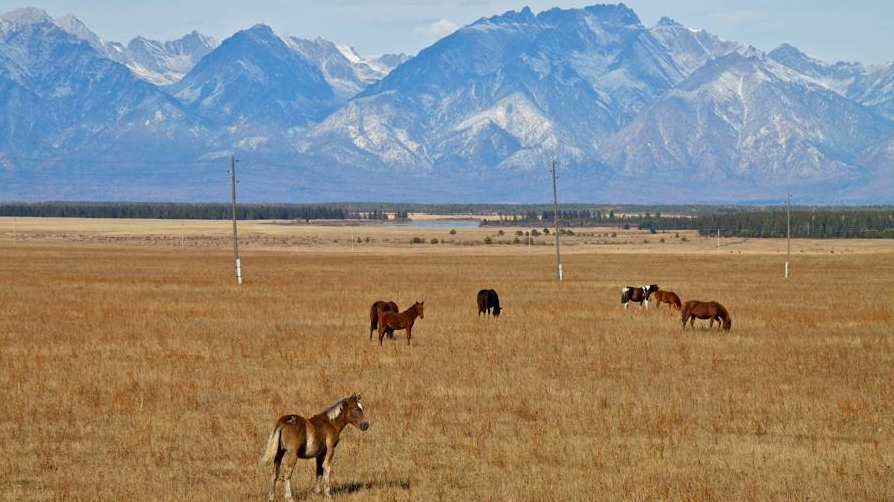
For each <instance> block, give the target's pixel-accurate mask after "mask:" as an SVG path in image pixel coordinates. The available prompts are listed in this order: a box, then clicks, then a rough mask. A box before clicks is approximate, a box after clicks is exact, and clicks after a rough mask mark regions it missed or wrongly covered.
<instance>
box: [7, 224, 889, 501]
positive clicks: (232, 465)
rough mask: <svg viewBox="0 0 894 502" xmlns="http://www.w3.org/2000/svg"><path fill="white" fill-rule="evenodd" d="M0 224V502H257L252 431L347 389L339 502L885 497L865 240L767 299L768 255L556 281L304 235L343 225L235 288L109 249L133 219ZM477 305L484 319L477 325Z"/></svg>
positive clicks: (193, 251) (662, 257)
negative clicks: (482, 294) (84, 235)
mask: <svg viewBox="0 0 894 502" xmlns="http://www.w3.org/2000/svg"><path fill="white" fill-rule="evenodd" d="M56 221H58V220H56ZM12 223H13V222H11V221H10V219H8V218H7V219H3V220H2V225H0V396H2V397H0V402H2V405H0V451H2V453H3V454H2V455H0V499H2V500H16V501H19V500H68V501H77V500H170V501H184V500H264V499H265V497H266V491H267V488H268V482H269V479H268V478H269V473H268V471H266V470H265V469H263V468H261V467H260V466H259V465H258V459H259V458H260V456H261V453H262V450H263V447H264V444H265V442H266V440H267V437H268V435H269V434H270V431H271V428H272V426H273V424H274V422H275V421H276V419H277V418H278V417H279V416H280V415H281V414H285V413H298V414H302V415H305V416H309V415H310V414H313V413H317V412H319V411H321V410H322V409H323V408H325V407H326V406H328V405H330V404H331V403H332V402H333V401H335V400H337V399H339V398H341V397H345V396H347V395H350V394H351V393H353V392H359V393H361V394H362V396H363V403H364V408H365V410H366V415H367V418H368V419H369V421H370V423H371V427H370V429H369V430H368V431H366V432H360V431H359V430H358V429H355V428H350V427H349V428H347V429H346V430H345V431H344V433H343V435H342V441H341V444H340V445H339V447H338V449H337V450H336V455H335V459H334V468H333V477H332V483H333V491H334V495H335V498H336V499H340V500H372V501H379V500H401V501H402V500H414V501H436V500H451V501H453V500H455V501H472V500H474V501H550V500H555V501H563V502H564V501H569V500H598V501H611V500H625V501H627V500H630V501H632V500H642V501H654V500H688V501H711V500H717V501H729V500H736V501H751V500H757V501H762V500H767V501H769V500H811V501H842V500H860V501H890V500H892V499H894V243H892V242H891V241H795V242H794V247H793V253H794V256H793V264H792V277H791V278H789V279H788V280H785V279H783V278H782V264H783V257H784V254H783V253H782V252H781V251H783V252H784V243H783V241H778V240H775V241H755V240H752V241H748V242H744V243H739V244H737V246H738V247H729V248H721V250H720V251H717V250H715V249H714V248H713V240H711V239H702V238H698V237H696V236H692V234H689V235H690V236H691V239H687V240H686V242H685V243H683V242H682V239H681V238H680V237H672V235H661V234H659V235H658V236H655V235H646V236H643V235H640V234H635V233H631V234H630V235H628V234H623V235H619V236H616V237H606V239H615V240H613V241H612V242H611V243H607V244H601V243H600V242H599V241H600V239H602V237H604V235H603V233H599V232H595V231H594V232H595V233H597V234H598V235H599V237H594V238H592V239H594V240H595V241H596V242H595V243H593V242H590V243H589V244H588V243H587V242H577V243H576V244H577V245H574V244H575V243H574V242H572V243H570V244H571V245H569V247H568V248H566V249H567V252H566V253H565V254H563V263H564V269H565V281H564V282H562V283H561V284H557V283H556V281H555V269H554V266H555V250H554V248H553V247H552V246H550V245H548V243H549V240H545V239H543V238H541V241H542V242H541V243H540V245H535V246H532V248H533V249H531V248H527V247H526V246H524V245H493V246H483V245H450V244H447V245H443V244H438V245H432V244H428V241H429V239H430V238H438V237H439V236H440V238H441V239H445V238H446V239H448V240H449V239H450V238H451V237H452V238H455V239H461V238H463V234H464V233H466V232H470V233H472V234H475V233H476V232H478V233H479V234H480V233H481V232H491V233H493V232H495V231H496V230H495V229H488V230H478V229H475V230H469V231H465V230H461V231H459V232H458V233H457V234H448V229H443V228H442V229H426V230H425V233H424V234H423V235H424V238H425V240H426V244H422V245H411V244H409V243H408V242H406V243H403V244H401V243H400V242H404V241H406V239H404V238H403V237H401V238H400V239H398V238H394V239H395V240H394V242H393V243H391V244H390V245H387V243H381V244H380V245H375V244H374V243H375V242H376V241H375V238H374V239H372V242H373V244H369V245H367V243H366V242H365V240H363V239H362V243H363V244H357V245H356V247H355V248H354V250H353V251H351V249H350V247H348V246H346V245H345V244H346V243H347V242H349V241H347V240H342V241H341V243H340V244H336V243H334V242H333V239H332V238H331V235H330V234H331V233H339V235H342V234H345V233H346V232H347V231H346V230H345V229H344V228H341V229H339V230H337V231H336V230H331V229H322V230H313V229H301V230H300V231H301V232H303V234H302V235H304V237H303V238H307V237H308V236H309V235H311V234H313V233H314V232H319V235H320V242H323V241H325V242H327V243H328V244H327V245H312V244H307V243H306V242H305V243H304V244H301V245H299V244H296V241H282V242H287V243H290V244H289V245H286V244H283V245H279V246H278V243H279V244H282V242H280V241H277V240H275V239H273V240H270V241H264V240H263V239H260V240H256V241H254V243H253V244H251V241H249V244H247V245H246V247H245V248H243V249H242V262H243V267H244V274H245V284H243V285H242V286H241V287H240V286H236V285H235V284H234V281H233V269H232V259H233V255H232V250H231V249H227V248H226V247H225V246H224V244H225V241H223V242H224V244H220V243H218V244H219V245H218V244H215V242H216V241H214V240H210V241H207V242H206V244H207V245H205V246H203V245H192V246H190V245H188V244H187V245H184V247H180V245H179V242H180V240H179V239H178V237H180V235H178V229H182V228H185V227H186V225H187V224H183V225H180V223H179V222H177V223H173V224H172V223H170V222H168V223H164V224H162V223H158V224H157V225H158V228H154V227H153V228H152V229H151V230H149V231H147V232H148V233H149V234H152V235H156V236H157V235H163V234H165V232H167V234H166V235H168V236H169V237H170V238H169V239H167V240H163V241H162V242H160V243H158V242H149V241H143V240H140V239H139V238H134V239H124V240H120V239H118V238H119V237H120V235H121V234H122V233H124V234H127V233H128V232H136V230H135V228H136V227H135V226H134V225H138V224H136V223H128V222H119V223H117V224H116V225H117V226H116V225H112V227H114V228H111V227H110V228H102V229H96V228H93V229H92V230H90V232H91V233H90V235H91V236H92V237H91V239H74V238H68V239H67V238H66V236H65V235H69V237H70V236H71V235H74V233H72V232H73V231H72V232H69V230H70V229H69V230H66V231H65V232H55V231H54V232H55V233H53V235H49V234H48V233H47V230H46V229H45V228H41V227H40V225H43V224H44V223H43V222H40V224H38V223H35V222H34V221H28V220H25V221H23V220H18V221H16V222H15V225H16V227H15V229H13V228H12ZM47 224H48V223H47ZM60 224H61V223H60ZM94 224H95V223H91V222H89V221H83V222H78V221H77V220H70V221H66V222H64V225H68V226H70V227H71V228H76V227H78V226H79V225H83V226H85V228H86V227H89V226H90V225H94ZM104 225H105V224H104ZM146 225H150V224H149V223H147V224H146ZM163 225H166V227H165V228H167V230H160V228H161V227H162V226H163ZM192 225H196V224H195V223H193V224H192ZM225 225H226V223H225V222H224V223H222V224H219V223H215V224H214V225H212V226H215V228H217V227H220V226H222V229H218V230H215V232H218V233H219V235H218V237H220V239H225V236H226V226H225ZM150 226H151V225H150ZM190 228H193V227H190ZM195 228H198V227H195ZM13 230H14V232H15V235H13V234H12V233H11V231H13ZM288 231H289V230H288V228H284V229H280V228H279V227H277V230H276V232H288ZM66 232H68V233H66ZM191 232H192V234H191V235H190V237H189V242H191V243H196V242H199V241H198V239H199V234H200V231H199V230H197V229H193V230H191ZM327 232H329V233H327ZM358 232H359V230H358ZM363 232H367V233H369V232H372V233H375V232H381V231H380V230H376V229H372V230H369V229H365V230H363ZM406 232H408V233H407V234H406V236H409V235H411V234H412V231H406ZM513 232H514V229H506V232H505V234H506V235H507V236H511V235H512V233H513ZM50 233H52V232H50ZM75 233H76V232H75ZM137 233H138V232H137ZM63 234H64V235H63ZM60 235H61V236H60ZM375 235H378V234H375ZM375 235H374V237H375ZM389 235H393V234H389ZM401 235H403V234H401ZM475 235H478V234H475ZM482 235H483V234H482ZM256 237H257V236H256ZM351 237H353V238H356V236H354V235H352V236H351ZM479 237H480V235H479ZM659 237H663V238H666V241H665V242H663V243H659V241H658V240H657V239H658V238H659ZM342 238H343V237H342ZM477 238H478V237H476V238H475V239H471V238H470V242H471V240H477ZM510 238H511V237H510ZM578 239H584V238H583V237H579V238H578ZM621 239H626V240H625V241H623V242H624V243H623V244H622V243H621ZM572 240H573V239H572ZM671 240H673V241H674V243H672V242H671ZM150 241H151V239H150ZM643 241H647V242H643ZM202 242H205V241H202ZM645 283H657V284H659V285H660V286H661V288H662V289H668V290H672V291H675V292H677V293H678V294H679V295H680V297H681V298H682V299H683V300H684V301H685V300H689V299H700V300H717V301H720V302H721V303H723V304H724V305H726V307H727V308H728V309H729V311H730V314H731V316H732V318H733V326H732V331H730V332H722V331H717V330H712V331H708V330H707V329H705V328H706V323H702V324H701V325H700V329H697V330H695V331H690V330H688V329H687V330H685V331H683V330H681V323H680V314H679V313H678V312H676V311H672V310H670V309H668V308H667V307H666V306H663V307H661V308H660V309H656V308H654V305H653V306H650V308H648V309H640V308H638V307H636V306H631V308H629V309H627V310H625V309H623V308H622V306H621V304H620V303H619V302H620V293H621V287H622V286H624V285H628V284H629V285H639V284H645ZM482 288H494V289H496V290H497V291H498V292H499V294H500V298H501V303H502V304H503V306H504V308H505V310H504V312H503V315H502V316H500V317H499V318H497V319H494V318H484V317H480V318H479V317H478V315H477V309H476V303H475V295H476V293H477V291H478V290H479V289H482ZM379 299H385V300H394V301H396V302H397V303H398V304H399V305H400V306H401V308H406V307H409V306H410V305H411V304H412V303H413V301H415V300H420V301H423V300H424V301H425V318H424V319H420V320H418V321H417V324H416V327H415V329H414V332H413V339H412V345H411V346H407V345H406V342H405V338H404V336H403V332H398V333H397V337H396V339H395V340H394V341H390V340H386V342H385V344H384V346H382V347H380V346H379V344H378V343H377V342H376V341H370V340H369V329H368V328H369V326H368V309H369V306H370V304H371V303H372V302H373V301H375V300H379ZM313 471H314V464H313V461H299V464H298V467H297V468H296V472H295V475H294V477H293V479H292V482H293V485H294V487H295V491H296V493H297V496H298V498H299V499H303V500H317V499H318V498H319V496H316V495H313V494H312V493H310V488H311V486H312V481H313ZM281 497H282V495H281V493H278V494H277V499H278V500H281Z"/></svg>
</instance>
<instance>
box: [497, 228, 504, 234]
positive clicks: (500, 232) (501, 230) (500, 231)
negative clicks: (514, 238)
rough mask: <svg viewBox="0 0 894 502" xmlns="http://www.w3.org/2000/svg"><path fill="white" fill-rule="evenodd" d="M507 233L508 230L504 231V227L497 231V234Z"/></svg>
mask: <svg viewBox="0 0 894 502" xmlns="http://www.w3.org/2000/svg"><path fill="white" fill-rule="evenodd" d="M505 234H506V232H504V231H503V229H502V228H501V229H500V230H499V231H498V232H497V235H505Z"/></svg>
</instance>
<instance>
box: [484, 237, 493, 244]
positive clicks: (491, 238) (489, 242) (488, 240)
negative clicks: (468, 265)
mask: <svg viewBox="0 0 894 502" xmlns="http://www.w3.org/2000/svg"><path fill="white" fill-rule="evenodd" d="M484 243H485V244H493V243H494V239H493V237H491V236H489V235H488V236H487V237H485V238H484Z"/></svg>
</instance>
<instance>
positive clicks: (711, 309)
mask: <svg viewBox="0 0 894 502" xmlns="http://www.w3.org/2000/svg"><path fill="white" fill-rule="evenodd" d="M696 317H697V318H699V319H710V320H711V322H710V324H708V329H711V328H713V327H714V321H715V320H716V321H717V323H718V325H719V326H722V327H723V329H724V330H727V331H729V329H730V328H732V327H733V319H732V318H731V317H730V316H729V313H728V312H727V311H726V308H724V306H723V305H721V304H719V303H717V302H700V301H698V300H689V301H688V302H686V303H684V304H683V329H686V321H689V327H690V328H691V329H695V318H696Z"/></svg>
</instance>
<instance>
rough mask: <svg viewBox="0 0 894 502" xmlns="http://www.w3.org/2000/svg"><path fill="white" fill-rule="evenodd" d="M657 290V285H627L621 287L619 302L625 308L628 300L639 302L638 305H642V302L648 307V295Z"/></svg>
mask: <svg viewBox="0 0 894 502" xmlns="http://www.w3.org/2000/svg"><path fill="white" fill-rule="evenodd" d="M656 291H658V285H657V284H652V285H649V286H641V287H638V288H637V287H635V286H627V287H625V288H621V303H622V304H624V308H625V309H626V308H627V307H628V306H629V305H628V304H629V303H630V302H635V303H639V306H640V307H642V306H643V302H645V304H646V308H649V297H650V296H652V293H654V292H656Z"/></svg>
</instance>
